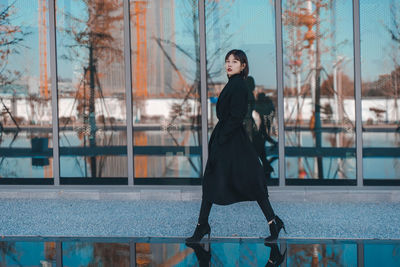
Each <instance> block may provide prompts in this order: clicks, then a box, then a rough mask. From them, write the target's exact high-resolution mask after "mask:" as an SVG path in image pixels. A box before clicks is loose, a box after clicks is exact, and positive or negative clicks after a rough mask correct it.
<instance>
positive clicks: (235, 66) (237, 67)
mask: <svg viewBox="0 0 400 267" xmlns="http://www.w3.org/2000/svg"><path fill="white" fill-rule="evenodd" d="M245 67H246V64H244V63H243V64H241V63H240V61H239V60H237V59H236V58H235V57H234V56H233V55H229V57H228V58H227V59H226V60H225V70H226V74H228V76H229V77H231V76H232V75H234V74H238V73H240V72H241V71H242V70H243V69H244V68H245Z"/></svg>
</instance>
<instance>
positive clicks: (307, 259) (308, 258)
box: [287, 242, 357, 266]
mask: <svg viewBox="0 0 400 267" xmlns="http://www.w3.org/2000/svg"><path fill="white" fill-rule="evenodd" d="M287 266H357V245H356V244H354V243H353V244H326V243H324V242H321V243H319V244H288V258H287Z"/></svg>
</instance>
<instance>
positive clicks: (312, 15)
mask: <svg viewBox="0 0 400 267" xmlns="http://www.w3.org/2000/svg"><path fill="white" fill-rule="evenodd" d="M335 5H336V1H335V0H287V1H286V4H285V12H284V14H283V19H284V20H283V22H284V24H285V25H286V28H287V37H288V38H287V39H286V41H285V47H286V49H287V53H286V54H287V58H288V60H287V61H286V64H287V68H285V69H286V72H285V76H286V77H287V80H289V81H290V82H289V85H288V86H286V88H285V95H286V96H288V95H294V96H296V99H295V104H294V105H293V106H292V107H289V109H291V110H290V111H289V116H287V121H286V124H287V125H288V124H289V125H290V124H293V127H294V130H295V132H296V135H295V137H296V138H295V140H294V139H293V137H290V136H288V139H287V140H288V142H290V143H292V144H293V145H294V144H297V146H299V147H300V146H302V136H301V129H300V127H303V126H309V129H310V130H311V131H312V136H313V139H314V144H315V147H316V148H317V149H319V148H321V147H322V122H323V121H322V116H321V115H325V116H331V115H332V112H333V109H332V107H331V108H330V109H329V108H328V107H327V108H324V106H323V105H322V99H321V98H322V97H323V96H327V97H333V98H334V103H335V105H336V106H337V109H336V110H337V111H336V114H335V115H336V117H335V121H336V123H337V125H338V126H337V127H339V134H338V138H337V139H338V141H337V142H336V145H337V146H338V147H343V144H344V143H346V142H345V141H344V139H345V137H344V135H343V133H342V132H340V131H341V128H343V127H344V126H345V123H346V124H347V123H350V125H351V127H347V128H349V129H353V128H354V125H353V123H352V121H351V120H350V119H349V116H348V115H347V114H346V113H345V111H344V106H343V98H344V96H346V95H349V96H353V95H354V93H353V92H352V91H351V89H352V88H354V87H353V86H350V87H348V88H344V90H343V89H342V88H343V87H344V86H345V85H346V83H344V79H345V78H347V76H345V75H343V73H342V68H343V66H342V65H343V64H344V61H345V60H344V57H343V56H338V55H337V49H338V47H339V46H340V45H344V44H346V43H347V40H344V41H342V42H340V43H336V37H335V36H336V24H335V23H336V22H335V18H336V14H335V12H336V6H335ZM324 12H326V13H328V12H330V13H331V17H332V18H333V19H331V21H328V22H327V23H328V24H325V23H324V20H326V19H324V18H323V16H324V15H325V13H324ZM324 25H329V27H330V28H328V29H325V28H324ZM303 29H305V30H303ZM329 39H331V40H332V45H331V47H330V45H329V44H328V43H327V41H328V40H329ZM328 52H330V53H331V56H333V58H334V62H333V66H332V68H333V73H332V74H330V73H328V71H327V70H328V69H329V68H328V66H324V65H323V61H324V59H323V58H322V55H329V53H328ZM306 63H307V64H306ZM323 77H325V80H324V81H323ZM347 85H350V84H349V83H347ZM310 97H311V103H312V115H311V117H310V118H306V119H308V121H303V119H304V118H303V116H304V115H303V114H302V109H303V108H304V107H305V106H304V103H305V99H306V98H307V99H310ZM305 108H308V107H305ZM329 111H332V112H331V113H329ZM294 114H296V118H292V116H293V115H294ZM307 122H308V123H307ZM307 124H308V125H307ZM303 164H304V165H305V166H304V167H303ZM304 168H305V169H304ZM338 168H339V169H341V168H343V166H342V163H341V160H340V159H339V162H338ZM298 169H299V176H298V177H301V176H300V172H302V173H303V172H304V171H305V170H306V171H307V173H308V174H309V176H310V177H314V178H319V179H323V178H324V177H323V176H324V171H323V165H322V157H321V156H316V160H315V162H314V166H311V165H310V164H309V162H308V161H307V160H306V161H304V162H303V159H302V158H301V157H299V158H298ZM339 172H341V171H340V170H339Z"/></svg>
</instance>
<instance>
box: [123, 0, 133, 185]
mask: <svg viewBox="0 0 400 267" xmlns="http://www.w3.org/2000/svg"><path fill="white" fill-rule="evenodd" d="M124 63H125V95H126V96H125V99H126V131H127V134H126V135H127V137H126V138H127V155H128V186H133V185H134V160H133V118H132V117H133V114H132V65H131V29H130V6H129V0H124Z"/></svg>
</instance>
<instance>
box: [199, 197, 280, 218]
mask: <svg viewBox="0 0 400 267" xmlns="http://www.w3.org/2000/svg"><path fill="white" fill-rule="evenodd" d="M257 203H258V205H259V206H260V208H261V210H262V212H263V213H264V216H265V218H266V219H267V221H268V222H269V221H271V220H273V219H274V218H275V213H274V210H273V209H272V206H271V203H270V202H269V199H268V198H263V199H261V200H257ZM211 207H212V203H211V202H208V201H207V200H204V199H203V200H202V201H201V207H200V214H199V221H198V223H199V224H203V223H208V216H209V215H210V211H211Z"/></svg>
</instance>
